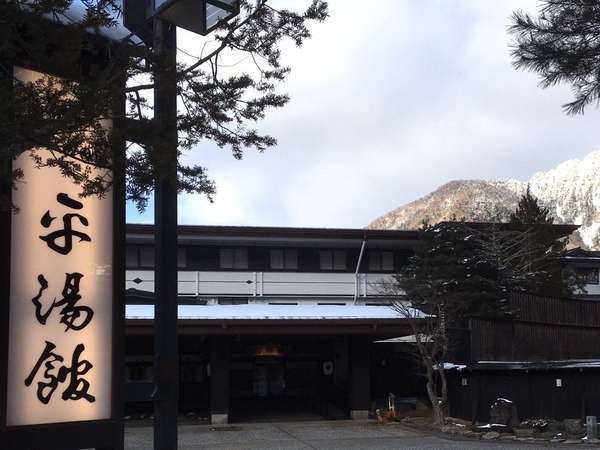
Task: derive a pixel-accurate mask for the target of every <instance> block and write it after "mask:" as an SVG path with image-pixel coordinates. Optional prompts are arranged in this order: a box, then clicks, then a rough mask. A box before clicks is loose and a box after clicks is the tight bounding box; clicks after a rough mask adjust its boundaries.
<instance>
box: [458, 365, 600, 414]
mask: <svg viewBox="0 0 600 450" xmlns="http://www.w3.org/2000/svg"><path fill="white" fill-rule="evenodd" d="M557 378H560V379H561V382H562V386H561V387H557V386H556V379H557ZM463 379H466V385H463ZM448 387H449V389H448V395H449V398H448V400H449V404H450V411H449V412H450V415H451V416H453V417H461V418H464V419H467V420H476V421H478V422H482V423H487V422H489V420H490V415H489V413H490V406H491V405H492V403H494V401H495V400H496V399H497V398H506V399H509V400H511V401H513V402H514V403H515V405H516V406H517V412H518V414H519V419H521V420H524V419H528V418H554V419H559V420H562V419H566V418H584V417H585V416H586V415H595V416H600V371H599V370H598V369H587V370H585V371H580V370H579V369H568V370H565V369H553V370H543V371H541V370H540V371H526V370H519V371H512V372H509V371H485V372H469V371H452V372H450V373H449V376H448Z"/></svg>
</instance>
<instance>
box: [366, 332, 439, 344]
mask: <svg viewBox="0 0 600 450" xmlns="http://www.w3.org/2000/svg"><path fill="white" fill-rule="evenodd" d="M416 342H417V337H416V336H415V335H414V334H412V335H410V336H399V337H394V338H390V339H382V340H380V341H375V343H376V344H402V343H404V344H406V343H408V344H415V343H416ZM421 342H433V339H432V337H431V336H422V337H421Z"/></svg>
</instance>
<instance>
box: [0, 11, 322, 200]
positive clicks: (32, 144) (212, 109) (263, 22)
mask: <svg viewBox="0 0 600 450" xmlns="http://www.w3.org/2000/svg"><path fill="white" fill-rule="evenodd" d="M305 2H306V3H305V4H304V6H305V8H304V9H303V10H301V11H299V12H297V11H293V10H290V9H277V8H276V7H273V6H271V4H270V2H268V0H240V2H239V3H240V13H239V14H238V15H237V16H236V17H234V18H232V19H231V20H229V21H227V22H224V23H222V24H220V25H219V26H218V27H217V28H216V29H215V30H214V31H213V33H212V34H211V42H206V41H205V40H202V39H198V40H196V42H197V44H196V48H191V49H190V48H188V49H187V52H186V55H185V56H186V58H185V60H184V59H181V60H180V61H179V64H178V67H177V81H178V95H179V99H178V104H179V109H178V121H177V127H178V136H179V148H178V151H179V152H180V154H182V156H183V153H187V155H186V156H188V157H186V158H184V157H181V158H179V164H178V182H179V191H180V192H188V193H199V194H205V195H207V196H208V197H209V198H211V197H212V195H213V194H214V193H215V186H214V183H213V182H212V181H211V180H210V179H209V177H208V176H207V172H206V169H205V168H204V167H203V166H201V165H196V164H190V163H189V161H191V160H200V159H201V158H199V157H196V158H194V157H193V155H190V153H196V152H198V151H199V150H198V145H199V144H201V143H202V144H203V145H213V146H215V147H218V148H224V149H227V150H229V151H231V153H232V155H233V156H234V158H237V159H240V158H242V156H243V153H244V152H245V151H246V150H248V149H255V150H257V151H259V152H262V151H264V150H266V149H268V148H271V147H273V146H275V145H276V143H277V141H276V139H275V138H274V137H272V136H270V135H268V134H264V133H263V132H260V131H258V130H257V127H256V124H257V122H259V121H260V120H262V119H263V118H264V117H265V115H266V113H267V112H268V111H269V110H271V109H274V108H281V107H283V106H285V105H286V104H287V102H288V101H289V96H288V95H287V94H286V93H285V92H281V90H280V89H281V84H282V83H283V81H285V79H286V77H287V76H288V74H289V73H290V67H288V66H286V65H285V63H284V61H283V59H284V51H282V47H283V45H284V44H285V43H286V41H287V42H291V43H292V44H294V45H296V46H301V45H302V44H303V43H304V42H305V41H306V40H307V39H309V38H310V37H311V33H310V29H309V23H311V22H321V21H323V20H325V19H326V18H327V16H328V6H327V3H326V2H325V1H323V0H305ZM293 3H294V6H295V7H296V6H301V5H296V3H298V4H300V3H304V2H293ZM121 5H122V2H121V1H120V0H99V1H79V0H77V1H75V0H30V1H26V2H23V1H8V2H6V1H0V124H1V126H0V183H1V184H2V185H7V186H8V185H12V186H13V187H18V182H19V180H20V179H21V178H22V175H23V174H22V173H20V172H19V171H13V172H12V173H9V172H8V171H6V172H7V173H6V174H5V173H4V172H5V171H4V170H3V169H4V166H5V165H6V164H5V163H6V162H9V161H11V160H13V159H14V158H16V157H18V156H19V155H20V154H22V153H24V152H27V151H30V150H33V152H32V153H33V154H32V158H33V159H34V161H35V164H36V166H37V167H45V166H51V167H58V168H59V169H60V170H61V173H62V174H63V176H65V177H66V178H69V179H70V180H71V181H73V182H74V183H76V184H78V185H79V186H80V191H81V195H83V196H86V195H97V196H102V195H104V194H105V193H106V192H107V190H108V189H110V187H111V184H112V180H111V179H110V178H109V177H96V176H93V175H92V174H91V173H90V172H89V171H88V170H86V169H87V165H88V164H90V165H94V166H96V167H103V168H110V165H111V162H112V158H111V157H112V153H111V152H112V149H113V145H112V144H113V142H114V140H113V138H115V137H116V140H117V141H119V140H120V137H119V136H114V135H115V134H117V133H118V132H122V131H123V129H124V127H123V126H121V127H114V128H113V129H112V130H111V131H110V133H107V132H106V129H105V127H104V126H103V121H104V120H106V119H108V120H114V121H116V122H118V123H120V124H121V125H124V123H131V121H124V120H123V119H124V117H122V115H115V113H114V105H115V102H116V101H118V102H120V103H121V104H122V103H123V102H124V101H125V99H127V104H128V108H127V111H126V116H127V117H126V118H128V119H135V120H136V121H137V122H138V123H149V122H150V121H151V120H152V119H153V109H152V102H151V101H149V99H151V97H152V90H153V89H154V88H155V84H154V83H155V80H153V78H152V74H153V73H154V68H155V65H156V64H157V61H158V59H157V58H156V55H155V54H153V52H152V49H151V48H149V47H148V46H144V45H141V44H140V42H139V40H135V39H133V38H132V35H131V34H130V35H127V36H124V37H123V38H122V39H118V40H116V39H114V40H113V39H111V40H109V42H104V40H103V42H102V44H101V45H99V44H98V42H99V40H98V36H97V32H98V31H99V29H102V30H104V31H105V32H106V33H108V34H114V33H113V30H114V28H115V27H117V26H118V25H119V22H120V21H121V18H122V15H123V11H122V8H121ZM71 8H74V9H77V8H79V9H83V12H82V14H78V15H73V16H72V15H71V14H70V12H72V11H71ZM80 12H81V11H80ZM51 18H52V20H51ZM57 22H60V25H57ZM135 31H136V30H134V32H135ZM99 47H102V48H101V49H99ZM99 53H100V54H101V56H100V57H101V58H103V59H102V60H103V61H104V63H105V65H106V68H104V67H103V68H102V69H100V68H98V67H96V64H94V63H91V64H90V61H91V62H95V58H97V57H98V54H99ZM15 55H27V58H29V59H30V60H31V61H34V62H35V65H36V66H38V65H39V66H41V67H46V66H48V65H51V66H52V67H54V68H59V70H54V71H52V73H60V74H61V77H63V79H62V81H60V82H57V80H56V79H53V78H51V77H45V78H44V79H42V80H40V81H38V82H33V83H30V82H22V81H19V80H13V74H12V67H11V66H10V65H5V63H6V62H7V61H8V62H10V61H13V60H14V59H15ZM82 55H85V56H84V57H83V58H82ZM82 61H83V63H81V62H82ZM86 61H87V62H86ZM232 61H238V62H241V61H248V64H245V65H239V67H238V63H235V64H232ZM80 63H81V64H80ZM82 66H85V67H83V69H85V70H83V69H82ZM88 66H89V67H88ZM234 66H235V67H234ZM232 67H234V68H232ZM125 82H126V83H125ZM117 128H119V129H118V130H117ZM144 134H145V135H146V137H148V135H151V134H152V133H151V132H146V133H144ZM41 146H43V147H45V148H47V149H48V150H50V152H51V155H50V156H48V157H46V156H44V157H41V156H39V154H36V152H35V149H36V148H39V147H41ZM123 156H124V157H125V158H126V177H127V198H128V200H131V201H133V202H135V204H136V205H137V207H138V209H143V208H144V207H145V206H146V204H147V200H148V197H149V195H150V194H151V193H152V191H153V189H154V180H155V175H156V171H157V170H160V169H159V168H160V164H158V161H157V158H156V157H155V155H154V153H153V146H152V144H151V143H150V144H146V143H142V144H140V145H133V146H130V147H129V148H128V151H127V152H126V154H125V155H123ZM190 156H192V157H190ZM2 200H3V199H2V198H0V202H2ZM3 203H6V202H3ZM3 207H6V205H3V204H2V203H0V209H2V208H3Z"/></svg>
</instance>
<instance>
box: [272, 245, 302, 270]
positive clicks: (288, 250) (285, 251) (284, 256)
mask: <svg viewBox="0 0 600 450" xmlns="http://www.w3.org/2000/svg"><path fill="white" fill-rule="evenodd" d="M273 252H281V263H282V267H273ZM292 254H293V255H295V257H294V258H293V259H294V264H291V266H292V267H288V266H290V264H288V263H289V261H288V256H290V255H292ZM299 267H300V266H299V264H298V249H297V248H292V247H278V248H270V249H269V269H270V270H283V271H286V272H288V271H297V270H299Z"/></svg>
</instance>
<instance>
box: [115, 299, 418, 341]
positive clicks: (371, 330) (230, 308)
mask: <svg viewBox="0 0 600 450" xmlns="http://www.w3.org/2000/svg"><path fill="white" fill-rule="evenodd" d="M178 315H179V327H180V333H181V334H196V333H198V334H221V335H222V334H377V335H389V334H395V335H396V336H398V335H399V334H408V333H409V332H410V326H409V321H410V320H422V319H424V318H425V317H426V316H425V314H423V313H421V312H419V311H416V310H414V311H411V312H410V314H409V316H410V317H405V316H403V315H401V314H400V313H398V312H397V311H395V310H394V309H392V308H390V307H386V306H363V305H351V306H349V305H345V306H337V305H336V306H334V305H331V306H330V305H318V306H315V305H266V304H248V305H179V312H178ZM126 319H127V328H128V332H129V333H128V334H151V333H152V322H153V319H154V306H153V305H127V309H126Z"/></svg>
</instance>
